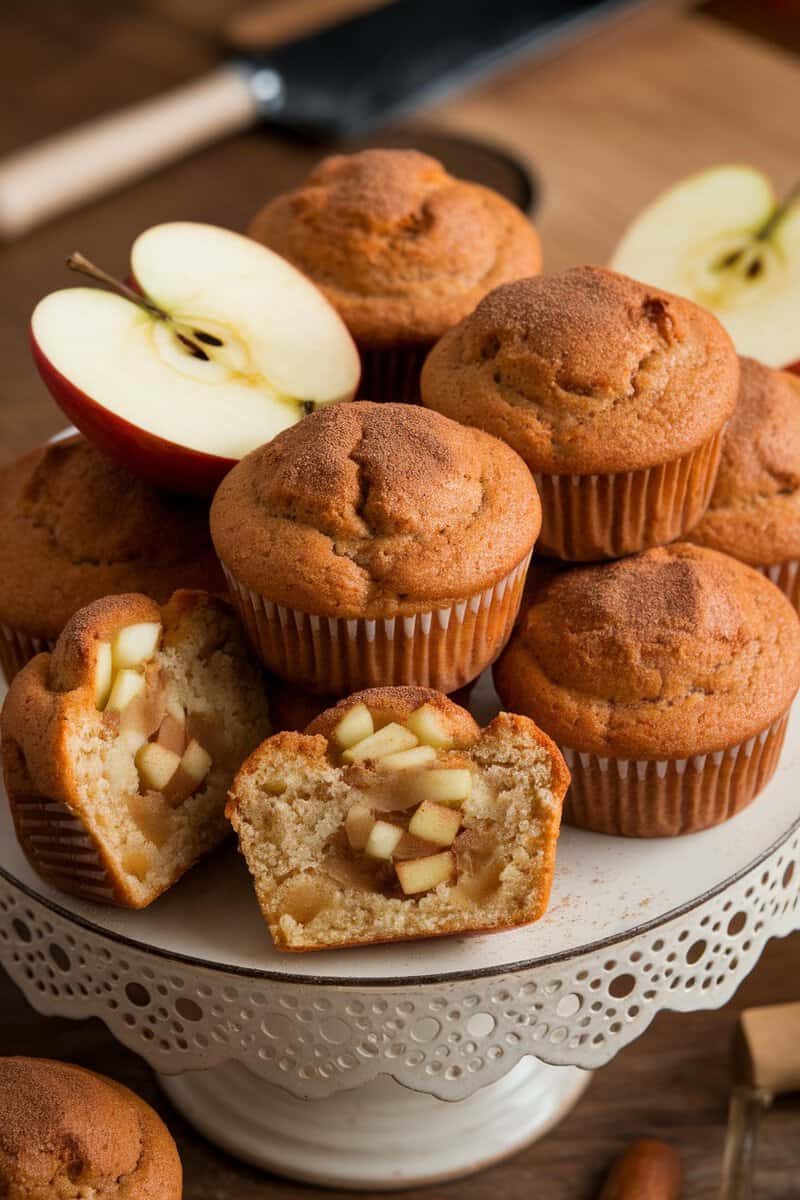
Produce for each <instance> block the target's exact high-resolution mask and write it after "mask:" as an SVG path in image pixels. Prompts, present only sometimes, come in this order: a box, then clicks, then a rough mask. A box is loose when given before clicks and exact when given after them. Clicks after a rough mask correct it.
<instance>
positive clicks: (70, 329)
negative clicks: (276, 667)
mask: <svg viewBox="0 0 800 1200" xmlns="http://www.w3.org/2000/svg"><path fill="white" fill-rule="evenodd" d="M72 261H73V264H74V265H75V266H76V269H79V270H81V271H83V272H84V273H90V274H92V275H93V277H95V278H98V279H100V280H101V281H102V282H104V283H106V284H109V285H110V286H112V287H114V289H115V291H116V292H117V293H122V294H114V293H113V292H110V291H103V290H98V289H96V288H82V287H78V288H69V289H66V290H64V291H59V292H53V293H52V294H51V295H49V296H46V297H45V298H44V300H42V301H41V302H40V303H39V304H38V305H37V307H36V309H35V311H34V314H33V318H32V322H31V340H32V346H33V355H34V359H35V361H36V364H37V366H38V368H39V371H40V373H41V375H42V378H43V379H44V381H45V383H46V384H47V386H48V388H49V389H50V392H51V393H52V395H53V397H54V399H55V400H56V402H57V403H58V404H59V405H60V406H61V408H62V409H63V410H64V412H66V414H67V415H68V416H69V418H70V420H72V421H73V422H74V424H75V425H77V426H78V428H79V429H80V430H81V431H82V432H83V433H84V434H85V435H86V437H87V438H89V440H90V441H92V442H94V443H95V445H96V446H97V447H98V448H99V449H100V450H103V451H105V452H106V453H107V454H109V455H111V456H112V457H114V458H116V459H117V460H118V461H120V462H121V463H122V464H123V465H124V466H126V467H128V468H129V469H130V470H131V471H133V472H134V473H136V474H138V475H141V476H142V477H143V478H145V479H148V480H150V481H151V482H152V483H155V484H157V485H160V486H162V487H169V488H171V489H173V490H176V491H187V492H196V493H199V494H207V493H210V492H212V491H213V490H214V488H215V487H216V485H217V484H218V483H219V481H220V480H221V479H222V477H223V475H225V473H226V472H227V471H228V470H229V469H230V467H232V466H233V464H234V463H235V462H236V461H237V460H238V459H240V458H241V457H242V456H243V455H245V454H247V453H248V452H249V451H250V450H254V449H255V448H256V446H260V445H262V444H263V443H264V442H267V441H269V440H270V439H271V438H273V437H274V436H275V434H277V433H279V432H280V431H281V430H282V429H286V428H287V426H289V425H293V424H295V422H297V421H299V420H300V419H301V418H302V417H303V416H304V415H305V414H306V413H307V412H310V411H312V410H313V409H315V408H318V407H320V406H321V405H325V404H331V403H335V402H337V401H345V400H351V399H352V398H353V396H354V395H355V391H356V387H357V385H358V380H359V374H360V365H359V358H358V353H357V351H356V348H355V345H354V343H353V340H352V338H351V337H350V334H349V333H348V332H347V329H346V328H345V325H344V323H343V322H342V320H341V318H340V317H339V315H338V314H337V313H336V312H335V310H334V309H333V307H332V306H331V305H330V304H329V303H328V301H327V300H326V299H325V297H324V296H323V295H322V293H321V292H320V291H319V290H318V289H317V288H316V287H315V286H314V284H312V283H311V282H310V281H309V280H308V279H306V278H305V276H304V275H302V274H301V273H300V272H299V271H298V270H296V268H295V267H293V266H291V264H290V263H288V262H286V261H285V259H282V258H281V257H280V256H279V255H277V254H275V253H274V252H273V251H271V250H268V249H267V248H266V247H265V246H261V245H260V244H259V243H257V242H254V241H252V240H251V239H250V238H246V237H243V236H241V235H240V234H237V233H232V232H231V231H230V230H227V229H220V228H217V227H216V226H213V225H201V224H194V223H192V222H188V221H180V222H174V223H170V224H166V225H156V226H154V227H153V228H152V229H148V230H146V231H145V232H144V233H143V234H141V235H140V236H139V237H138V238H137V239H136V241H135V242H134V245H133V250H132V253H131V266H132V271H133V275H134V277H135V281H136V285H137V287H138V288H139V289H140V292H139V293H136V292H134V291H132V289H130V288H126V287H125V285H122V284H119V283H117V282H116V281H114V280H112V279H111V278H110V277H109V276H106V275H105V274H104V273H103V272H101V271H99V270H98V269H97V268H94V267H92V266H91V264H90V263H87V261H86V260H85V259H82V258H81V256H73V260H72Z"/></svg>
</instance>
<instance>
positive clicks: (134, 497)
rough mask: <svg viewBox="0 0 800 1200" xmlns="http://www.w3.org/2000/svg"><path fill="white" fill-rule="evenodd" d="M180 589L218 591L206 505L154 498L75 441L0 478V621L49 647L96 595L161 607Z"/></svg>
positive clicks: (162, 495)
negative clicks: (124, 596) (140, 599)
mask: <svg viewBox="0 0 800 1200" xmlns="http://www.w3.org/2000/svg"><path fill="white" fill-rule="evenodd" d="M179 587H187V588H203V589H205V590H207V591H211V592H216V591H220V592H224V591H225V580H224V577H223V575H222V573H221V571H220V569H219V564H218V562H217V561H216V557H215V555H214V551H213V547H212V545H211V536H210V533H209V530H208V505H207V504H205V503H203V502H200V501H197V500H192V499H188V498H187V497H181V496H175V495H172V494H170V493H167V492H159V491H156V490H155V489H154V488H151V487H150V486H149V485H148V484H145V483H143V482H142V481H141V480H138V479H136V478H134V476H132V475H129V474H128V472H127V471H125V470H124V469H123V468H122V467H119V466H117V465H116V464H115V463H113V462H112V461H111V460H110V459H107V458H106V457H105V456H104V455H102V454H100V452H99V451H98V450H95V449H94V447H93V446H91V445H90V443H88V442H87V441H85V439H84V438H82V437H72V438H66V439H64V440H63V441H59V442H53V443H51V444H49V445H47V446H44V447H42V448H40V449H38V450H33V451H31V452H30V453H29V454H26V455H25V456H24V457H23V458H20V459H18V460H17V461H16V462H14V463H11V464H10V465H8V466H6V467H3V468H2V470H0V622H2V623H4V624H6V625H10V626H12V627H13V628H17V629H22V630H25V631H26V632H28V633H31V634H33V635H35V636H37V637H43V638H50V639H53V640H54V639H55V638H57V637H58V635H59V633H60V632H61V630H62V628H63V627H64V625H65V624H66V622H67V620H68V619H69V618H70V617H71V616H72V614H73V613H74V612H76V611H77V610H78V609H79V608H82V607H83V606H84V605H85V604H88V603H89V602H90V601H92V600H96V599H98V597H100V596H107V595H111V594H113V593H116V592H133V591H136V592H144V593H145V594H146V595H148V596H152V597H153V598H154V599H155V600H158V601H159V602H163V601H165V600H167V599H168V598H169V596H170V595H171V594H172V592H173V591H175V589H176V588H179Z"/></svg>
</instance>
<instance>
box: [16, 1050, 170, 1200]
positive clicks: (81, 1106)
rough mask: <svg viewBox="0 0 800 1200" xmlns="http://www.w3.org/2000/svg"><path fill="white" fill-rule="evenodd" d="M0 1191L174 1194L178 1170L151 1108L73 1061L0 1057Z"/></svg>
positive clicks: (112, 1196) (108, 1196)
mask: <svg viewBox="0 0 800 1200" xmlns="http://www.w3.org/2000/svg"><path fill="white" fill-rule="evenodd" d="M0 1116H2V1122H1V1123H0V1196H4V1197H6V1200H79V1198H82V1197H85V1198H86V1200H90V1198H93V1197H95V1198H96V1200H101V1197H102V1200H181V1196H182V1194H183V1171H182V1168H181V1160H180V1158H179V1157H178V1151H177V1148H176V1146H175V1142H174V1141H173V1139H172V1136H171V1135H170V1132H169V1130H168V1129H167V1127H166V1125H165V1124H164V1122H163V1121H162V1120H161V1118H160V1117H159V1115H158V1114H157V1113H156V1112H155V1111H154V1110H153V1109H152V1108H151V1107H150V1105H149V1104H145V1102H144V1100H142V1099H140V1097H139V1096H137V1095H136V1094H135V1093H134V1092H131V1091H129V1090H128V1089H127V1088H126V1087H123V1086H122V1084H121V1083H117V1082H116V1081H115V1080H113V1079H106V1078H105V1076H103V1075H96V1074H95V1073H94V1072H93V1071H86V1070H84V1068H83V1067H78V1066H76V1065H75V1064H74V1063H62V1062H53V1061H52V1060H50V1059H46V1058H22V1057H19V1058H0Z"/></svg>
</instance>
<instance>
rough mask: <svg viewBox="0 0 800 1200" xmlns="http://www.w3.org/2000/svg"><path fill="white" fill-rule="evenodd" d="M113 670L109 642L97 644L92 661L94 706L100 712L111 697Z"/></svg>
mask: <svg viewBox="0 0 800 1200" xmlns="http://www.w3.org/2000/svg"><path fill="white" fill-rule="evenodd" d="M113 678H114V670H113V664H112V655H111V643H110V642H98V643H97V653H96V655H95V660H94V704H95V708H98V709H100V710H101V711H102V709H104V708H105V706H106V705H107V704H108V697H109V696H110V695H111V684H112V681H113Z"/></svg>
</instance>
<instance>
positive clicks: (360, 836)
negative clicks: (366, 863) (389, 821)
mask: <svg viewBox="0 0 800 1200" xmlns="http://www.w3.org/2000/svg"><path fill="white" fill-rule="evenodd" d="M374 824H375V817H374V816H373V815H372V810H371V809H369V808H367V806H366V804H360V803H356V804H352V805H351V806H350V808H349V809H348V810H347V816H346V817H345V819H344V831H345V833H346V834H347V840H348V842H349V843H350V847H351V849H353V850H363V849H364V847H365V846H366V844H367V842H368V841H369V835H370V834H371V833H372V828H373V826H374Z"/></svg>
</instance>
